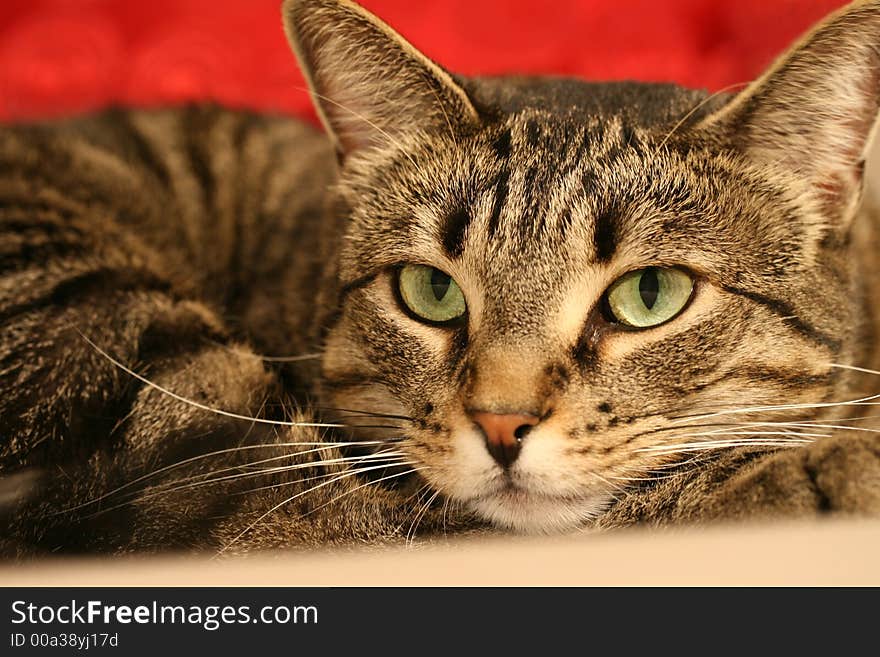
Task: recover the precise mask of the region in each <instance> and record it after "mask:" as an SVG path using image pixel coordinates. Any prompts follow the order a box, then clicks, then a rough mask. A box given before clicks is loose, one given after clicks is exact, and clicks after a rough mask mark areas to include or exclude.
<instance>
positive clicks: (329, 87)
mask: <svg viewBox="0 0 880 657" xmlns="http://www.w3.org/2000/svg"><path fill="white" fill-rule="evenodd" d="M283 14H284V29H285V32H286V33H287V38H288V41H289V42H290V45H291V47H292V48H293V50H294V52H295V53H296V56H297V58H298V59H299V63H300V67H301V68H302V70H303V72H304V73H305V76H306V79H307V81H308V84H309V89H310V90H311V93H312V100H313V101H314V104H315V107H316V108H317V110H318V113H319V115H320V117H321V120H322V121H323V123H324V126H325V127H326V128H327V131H328V133H329V134H330V136H331V138H332V139H333V140H334V142H335V144H336V149H337V152H338V153H339V155H340V157H341V159H343V160H344V158H345V157H347V156H348V155H350V154H352V153H354V152H356V151H360V150H363V149H367V148H370V147H373V146H380V145H389V144H395V143H400V142H401V141H403V140H404V139H405V138H406V137H407V136H411V135H414V134H415V135H418V134H423V133H431V132H437V133H439V132H449V131H452V132H453V133H455V132H459V131H461V130H462V129H468V128H469V127H473V126H476V125H477V122H478V117H477V112H476V110H475V109H474V107H473V106H472V105H471V102H470V100H469V99H468V97H467V95H466V94H465V92H464V91H463V90H462V89H461V87H459V86H458V85H457V84H456V83H455V81H454V80H453V79H452V77H451V76H450V75H449V74H448V73H447V72H446V71H444V70H443V69H442V68H440V67H439V66H437V65H436V64H435V63H434V62H432V61H431V60H430V59H428V58H427V57H425V56H424V55H423V54H422V53H420V52H419V51H418V50H416V49H415V48H414V47H413V46H411V45H410V44H409V43H407V42H406V41H405V40H404V39H403V37H401V36H400V35H399V34H397V33H396V32H394V31H393V30H392V29H391V28H390V27H388V26H387V25H386V24H385V23H383V22H382V21H380V20H379V19H378V18H376V17H375V16H373V15H372V14H370V13H369V12H368V11H366V10H365V9H363V8H362V7H360V6H358V5H356V4H355V3H353V2H349V1H348V0H285V2H284V6H283Z"/></svg>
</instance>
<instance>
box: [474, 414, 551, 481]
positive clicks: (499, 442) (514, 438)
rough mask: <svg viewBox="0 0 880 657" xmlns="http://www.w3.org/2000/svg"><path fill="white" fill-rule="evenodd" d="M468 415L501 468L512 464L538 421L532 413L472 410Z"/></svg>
mask: <svg viewBox="0 0 880 657" xmlns="http://www.w3.org/2000/svg"><path fill="white" fill-rule="evenodd" d="M470 416H471V419H473V421H474V422H476V423H477V424H478V425H479V427H480V428H481V429H482V430H483V434H484V435H485V436H486V448H487V449H488V450H489V453H490V454H491V455H492V458H494V459H495V460H496V461H497V462H498V465H500V466H501V467H503V468H508V467H510V466H511V465H513V462H514V461H516V459H517V457H518V456H519V451H520V448H521V446H522V441H523V439H525V437H526V434H527V433H528V432H529V430H530V429H531V428H532V427H533V426H535V425H536V424H538V422H539V418H537V417H535V416H534V415H528V414H520V413H515V414H509V415H499V414H498V413H485V412H483V411H472V412H471V413H470Z"/></svg>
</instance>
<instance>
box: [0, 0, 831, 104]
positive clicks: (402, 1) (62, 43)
mask: <svg viewBox="0 0 880 657" xmlns="http://www.w3.org/2000/svg"><path fill="white" fill-rule="evenodd" d="M362 4H363V5H364V6H366V7H367V8H369V9H370V10H372V11H373V12H375V13H376V14H378V15H379V16H381V17H382V18H384V19H385V20H387V21H388V22H389V23H390V24H391V25H392V26H394V27H395V28H396V29H398V30H399V31H400V32H401V33H403V34H404V36H406V37H407V38H408V39H409V40H410V41H412V42H413V43H414V44H415V45H416V46H417V47H419V48H420V49H422V50H423V51H424V52H426V53H427V54H428V55H430V56H431V57H433V58H434V59H436V60H438V61H439V62H441V63H442V64H443V65H444V66H446V67H447V68H449V69H451V70H453V71H456V72H460V73H471V74H475V73H502V72H537V73H557V74H566V75H578V76H584V77H587V78H591V79H611V78H630V79H640V80H655V81H656V80H664V81H673V82H678V83H680V84H685V85H688V86H694V87H704V88H709V89H713V90H714V89H720V88H722V87H725V86H727V85H730V84H734V83H740V82H745V81H748V80H750V79H752V78H754V77H755V76H756V75H758V73H760V71H761V70H762V68H763V67H764V66H766V65H767V64H768V63H770V62H771V61H772V59H773V57H774V56H775V55H776V54H778V53H779V52H780V51H781V50H783V49H784V48H785V47H786V45H788V44H789V43H790V42H791V41H792V40H793V39H794V38H796V37H797V36H798V34H799V33H801V32H802V31H804V30H805V29H807V28H808V27H809V26H810V25H811V24H812V23H813V22H815V21H816V20H818V19H819V18H821V17H822V16H823V15H825V14H826V13H828V12H829V11H831V10H832V9H834V8H836V7H839V6H841V5H843V4H845V3H844V1H843V0H729V1H720V0H547V1H545V2H537V1H535V0H363V3H362ZM279 5H280V0H0V119H12V118H25V117H43V116H57V115H59V114H69V113H73V112H81V111H84V110H88V109H93V108H96V107H100V106H102V105H106V104H109V103H124V104H129V105H138V106H143V105H157V104H167V103H179V102H183V101H188V100H204V99H213V100H217V101H221V102H225V103H228V104H231V105H235V106H246V107H254V108H261V109H271V110H280V111H284V112H293V113H298V114H306V113H308V112H309V111H310V110H309V102H308V98H307V96H306V94H305V93H304V92H303V91H302V89H301V85H302V84H303V82H302V77H301V76H300V75H299V73H298V71H297V69H296V65H295V64H294V61H293V58H292V55H291V54H290V51H289V50H288V48H287V45H286V43H285V41H284V37H283V33H282V31H281V21H280V12H279Z"/></svg>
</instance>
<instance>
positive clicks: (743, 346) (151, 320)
mask: <svg viewBox="0 0 880 657" xmlns="http://www.w3.org/2000/svg"><path fill="white" fill-rule="evenodd" d="M283 11H284V16H285V21H286V23H285V25H286V29H287V33H288V36H289V37H290V39H291V41H292V45H293V49H294V51H295V53H296V54H297V56H298V57H299V59H300V62H301V64H302V65H303V67H304V68H305V71H306V74H307V78H308V80H309V83H310V86H311V90H312V94H313V97H314V99H315V102H316V105H317V106H318V108H319V111H320V113H321V116H322V118H323V120H324V122H325V126H326V128H327V130H328V132H329V136H330V138H329V139H328V138H326V137H325V136H323V135H321V134H319V133H318V132H316V131H313V130H312V129H310V128H309V127H307V126H305V125H303V124H301V123H299V122H297V121H294V120H291V119H286V118H280V117H270V116H263V115H257V114H253V113H249V112H240V111H233V110H229V109H224V108H219V107H213V106H198V107H187V108H178V109H168V110H154V111H133V110H132V111H129V110H113V111H108V112H104V113H102V114H100V115H97V116H92V117H84V118H77V119H72V120H68V121H63V122H53V123H45V124H31V125H20V126H6V127H3V128H0V391H2V394H0V432H2V433H0V523H2V529H3V531H0V549H2V551H3V552H7V553H11V554H18V555H26V554H33V553H41V552H57V551H66V552H76V551H112V552H127V551H133V550H154V551H155V550H170V549H184V550H196V551H198V550H214V551H216V550H221V551H226V552H238V551H249V550H253V549H257V548H264V547H313V546H318V545H326V544H335V543H351V542H364V541H369V542H384V541H394V540H399V539H401V538H402V537H405V536H408V535H409V534H411V533H412V532H413V531H415V529H416V528H417V527H418V528H419V529H420V532H421V533H422V534H424V535H432V534H436V533H439V532H444V531H455V532H459V533H460V532H466V531H487V529H488V528H487V524H489V525H492V526H494V527H497V528H513V529H517V530H523V531H539V532H545V531H557V530H564V529H570V528H574V527H580V526H583V525H585V524H589V523H593V524H595V525H596V526H599V527H617V526H621V525H626V524H631V523H633V522H648V523H657V524H660V523H666V522H679V521H687V522H697V521H703V520H714V519H723V518H732V517H755V516H757V515H761V514H777V515H779V514H787V515H816V514H819V513H823V512H826V511H844V512H864V513H880V484H878V483H877V482H878V481H880V479H878V478H877V473H878V472H880V448H878V441H877V440H876V439H874V438H873V435H875V434H873V433H870V432H861V433H856V432H854V431H846V430H843V429H839V430H832V431H831V432H830V433H831V435H830V437H828V438H827V439H823V440H822V441H817V442H812V443H810V444H806V443H807V441H806V440H799V441H798V442H791V441H789V443H788V447H787V448H786V449H782V448H783V447H786V443H783V442H782V440H783V439H782V438H779V439H778V440H773V441H770V440H763V441H762V440H761V436H764V435H767V433H768V429H767V427H772V426H773V425H769V424H767V423H768V422H779V421H783V420H784V421H786V422H789V423H791V422H797V423H799V424H793V425H792V424H790V425H787V426H786V427H783V429H784V430H783V431H780V432H777V434H776V435H780V436H781V435H787V437H788V438H789V439H791V438H792V437H793V436H795V435H796V434H801V435H802V434H807V433H809V432H808V431H807V430H806V429H805V428H804V427H810V426H813V425H808V424H807V425H805V424H803V423H805V422H820V421H821V422H822V423H824V424H828V422H831V421H832V420H833V421H834V422H835V423H836V425H839V424H840V423H841V422H842V421H844V420H846V419H847V418H846V416H847V415H849V416H854V415H856V414H857V412H862V413H861V414H866V413H864V410H865V408H866V407H853V406H850V407H840V406H833V407H829V406H816V405H818V404H828V403H830V402H840V401H845V400H848V399H853V398H857V397H859V396H867V395H870V394H872V393H874V392H875V391H877V390H878V388H880V385H878V384H880V376H875V375H870V374H863V375H862V374H857V373H856V372H854V371H852V370H846V369H841V368H839V367H834V366H832V365H831V364H832V363H834V364H842V365H855V366H859V367H863V368H870V369H878V366H880V357H878V355H877V350H876V349H875V346H876V344H877V342H878V338H877V333H876V326H877V321H876V314H875V313H876V309H875V305H876V304H872V303H871V302H870V297H869V295H871V294H876V290H878V289H880V281H878V280H876V279H877V278H878V276H880V273H878V270H880V267H877V263H876V253H877V249H876V248H875V246H874V245H876V240H877V237H876V235H875V233H874V232H872V230H873V228H874V227H875V223H876V219H875V216H876V213H873V212H872V211H871V209H870V207H869V206H865V207H864V208H863V211H862V212H860V213H858V216H857V217H855V211H854V208H855V207H856V206H857V204H858V202H859V199H860V193H861V176H862V174H863V160H864V157H865V149H866V148H867V144H868V143H869V141H870V137H871V133H872V131H873V119H874V117H875V116H876V113H877V103H878V98H880V89H876V88H875V87H876V85H877V81H878V79H880V76H878V75H877V73H876V72H877V71H878V70H880V62H875V61H874V60H873V58H874V57H875V53H876V47H875V46H874V45H873V44H876V43H877V42H878V41H880V3H878V2H859V3H855V4H854V5H852V6H851V7H850V8H848V9H847V10H844V11H843V12H841V13H839V14H838V15H835V16H833V17H831V18H830V19H829V21H828V22H826V23H825V24H823V25H822V26H819V27H818V28H817V30H816V31H815V32H813V33H812V35H808V36H807V37H805V39H804V40H803V41H802V42H801V43H800V44H798V46H796V47H795V49H793V50H792V51H791V52H790V53H788V54H786V55H785V56H784V57H783V58H782V59H780V62H779V63H778V64H777V65H775V66H774V67H773V68H771V70H770V72H769V73H768V75H766V76H764V77H763V78H761V79H760V80H758V81H757V82H756V83H755V84H754V85H752V86H751V87H749V88H747V89H746V90H744V91H743V92H741V93H740V94H738V95H736V96H733V97H728V96H724V95H719V96H717V97H709V96H707V95H706V94H704V93H701V92H696V91H691V90H686V89H681V88H678V87H675V86H672V85H647V84H635V83H609V84H591V83H585V82H579V81H573V80H560V79H552V78H493V79H465V78H456V77H454V76H451V75H449V74H448V73H446V72H445V71H443V69H441V68H440V67H438V66H436V65H435V64H433V63H431V62H430V61H428V60H427V59H426V58H425V57H424V56H423V55H421V54H420V53H418V52H417V51H416V50H415V49H414V48H413V47H412V46H410V45H409V44H407V43H406V42H405V41H404V40H403V39H402V38H401V37H399V36H398V35H396V34H395V33H393V32H392V31H391V30H390V28H388V27H387V26H385V25H384V24H382V23H380V22H379V21H378V20H377V19H375V18H374V17H372V16H371V15H369V14H368V13H367V12H365V11H364V10H362V9H361V8H359V7H358V6H356V5H354V4H353V3H350V2H347V1H345V0H290V1H288V2H286V3H285V4H284V9H283ZM804 70H807V71H808V72H812V71H819V72H820V73H821V74H822V75H824V76H826V77H831V76H834V84H835V85H836V86H835V89H845V90H846V91H847V92H846V93H840V94H838V97H837V98H832V99H829V95H828V86H827V85H823V84H821V83H817V84H815V85H813V84H812V83H811V82H810V81H809V79H810V78H811V77H814V76H812V74H811V75H807V76H805V75H804V74H803V71H804ZM822 79H825V78H822ZM792 99H796V100H792ZM819 105H821V107H822V111H821V112H819V113H818V116H819V117H820V118H821V119H822V120H821V121H819V120H817V118H816V117H817V111H816V107H818V106H819ZM798 107H802V108H803V110H802V111H798ZM840 117H858V120H852V121H849V120H841V119H840ZM810 131H813V133H814V134H813V133H810ZM788 134H793V135H795V137H796V138H794V139H793V140H791V139H789V140H787V139H786V135H788ZM804 135H807V137H808V139H807V140H806V142H805V141H804V140H803V139H802V137H803V136H804ZM805 143H807V144H819V145H820V147H818V148H817V149H816V151H815V152H814V153H805V152H804V144H805ZM334 150H335V153H334ZM823 158H824V159H823ZM802 162H809V166H801V163H802ZM413 262H415V263H421V264H428V265H431V266H434V267H437V268H439V269H442V270H443V271H446V272H448V273H449V274H451V275H452V276H453V277H454V278H455V279H456V281H457V282H458V283H459V285H460V286H461V288H462V290H463V291H464V293H465V296H466V298H467V301H468V318H467V322H466V323H465V324H464V325H462V326H456V327H451V328H438V327H435V326H429V325H425V324H421V323H419V322H417V321H414V320H413V319H412V318H411V317H409V316H408V315H407V314H406V313H404V312H403V311H402V310H401V308H400V306H399V302H398V300H397V298H396V296H395V293H394V291H393V272H394V271H396V268H398V267H399V266H400V265H402V264H405V263H413ZM657 265H662V266H677V267H683V268H686V269H687V270H689V271H690V272H692V273H693V274H694V276H695V279H696V281H697V284H696V293H695V296H694V298H693V299H692V300H691V302H690V304H689V305H688V307H687V308H686V310H685V311H684V312H682V314H681V315H680V316H679V317H677V318H676V319H674V320H673V321H670V322H668V323H666V324H664V325H662V326H660V327H657V328H655V329H651V330H646V331H624V330H620V328H619V327H617V326H614V325H611V324H609V323H608V322H607V321H606V320H604V319H603V315H602V308H601V299H602V295H603V293H604V291H605V290H606V289H607V287H608V286H609V285H610V284H611V283H612V282H614V280H616V279H617V278H618V277H620V276H621V275H623V274H625V273H626V272H628V271H631V270H634V269H639V268H641V267H646V266H657ZM312 353H320V354H321V357H320V359H316V360H308V359H306V360H302V361H293V362H284V361H275V360H272V359H269V360H265V359H263V358H261V355H269V356H298V355H308V354H312ZM111 359H113V360H116V361H117V363H118V364H115V363H114V362H113V360H111ZM118 365H124V366H125V368H127V369H130V370H131V371H132V372H135V373H139V374H140V376H141V377H142V378H139V377H137V376H134V375H133V374H132V373H131V372H127V371H126V370H125V369H121V368H120V367H119V366H118ZM157 386H158V387H157ZM159 387H161V390H160V389H159ZM163 390H164V392H163ZM168 392H171V393H173V394H174V395H176V396H177V397H176V398H175V397H174V396H172V395H169V394H167V393H168ZM181 398H185V399H187V400H190V401H191V402H195V404H192V403H185V402H184V401H181ZM790 404H800V405H802V406H801V407H797V408H786V409H783V410H784V412H782V411H780V410H774V411H772V412H771V411H767V410H766V407H768V406H776V405H790ZM803 405H813V406H812V407H804V406H803ZM743 407H759V408H763V409H765V410H763V411H758V410H752V411H750V412H747V413H746V412H743V413H737V414H735V415H731V414H724V412H725V411H729V410H732V409H741V408H743ZM206 408H211V409H217V410H221V411H223V413H224V414H218V413H212V412H210V411H209V410H206ZM474 408H476V409H481V410H488V411H492V412H498V413H511V412H517V413H529V414H532V415H535V416H537V417H539V418H541V422H540V423H539V424H538V425H537V426H536V427H535V428H534V429H533V430H532V432H531V433H530V434H529V436H528V438H527V439H526V440H525V441H524V443H523V449H522V455H521V457H520V459H519V460H518V461H517V463H516V465H515V466H514V467H512V468H510V469H508V470H503V469H502V468H500V467H499V466H498V465H497V464H495V462H494V461H493V460H492V458H491V456H490V455H489V452H488V451H487V449H486V447H485V445H484V444H483V441H482V439H481V437H480V434H479V433H478V431H477V430H476V428H475V426H474V425H473V423H472V422H471V421H470V420H469V419H468V417H467V414H466V411H467V410H468V409H474ZM867 408H870V407H867ZM719 411H722V414H721V415H712V413H717V412H719ZM701 415H703V416H706V417H705V418H704V419H703V420H702V421H699V416H701ZM688 416H693V417H694V418H697V419H696V420H694V419H692V418H689V417H688ZM243 418H258V420H256V421H249V420H247V419H243ZM291 421H295V422H299V423H305V424H306V425H308V426H295V427H294V426H288V425H287V424H284V423H289V422H291ZM744 421H750V422H752V423H759V424H752V425H748V426H746V427H744V429H743V430H742V431H740V432H739V433H737V434H727V433H722V434H720V435H721V436H728V435H737V436H738V439H737V440H736V441H734V442H735V444H733V442H731V444H730V445H727V446H724V447H725V448H724V449H715V448H713V449H709V448H706V449H702V450H700V451H697V452H695V451H694V450H697V447H698V446H699V445H700V444H701V443H705V442H706V441H707V440H711V439H713V438H712V437H711V436H712V434H707V433H706V431H708V430H710V429H706V428H702V429H701V428H700V427H701V426H704V425H712V427H711V429H712V430H718V429H719V428H720V429H721V431H722V432H725V431H726V432H729V431H732V430H734V429H737V428H738V426H739V425H736V426H734V423H735V422H739V423H742V422H744ZM273 423H274V424H273ZM326 423H330V424H333V425H348V426H325V427H316V426H310V425H313V424H326ZM761 423H763V424H761ZM858 426H859V427H860V428H863V429H867V428H870V427H871V426H872V425H870V424H868V423H863V424H859V425H858ZM823 431H824V429H823ZM786 432H787V433H786ZM812 433H814V434H815V433H816V432H815V431H813V432H812ZM740 434H746V436H747V437H746V438H741V437H740ZM716 438H717V435H716ZM749 439H750V440H751V442H748V440H749ZM352 440H357V441H364V442H365V443H367V442H368V443H370V444H369V445H366V444H365V445H363V446H362V447H355V446H352V445H351V444H347V445H341V444H339V443H340V442H348V441H352ZM294 443H295V444H294ZM765 443H766V444H765ZM688 445H690V446H691V447H690V448H689V447H688ZM377 453H379V454H378V456H377ZM382 453H387V454H390V453H394V454H396V455H399V456H395V457H393V458H391V457H389V458H387V459H385V460H383V459H382V457H381V454H382ZM695 453H696V454H697V456H698V457H699V461H698V462H697V463H696V465H695V464H694V462H693V457H694V454H695ZM375 458H378V459H379V460H377V461H374V462H375V463H376V465H375V466H374V467H371V468H370V467H368V466H369V463H370V459H375ZM358 459H360V460H358ZM365 463H366V464H367V465H366V466H365ZM267 464H268V465H267ZM274 464H280V466H279V467H277V468H275V469H273V465H274ZM402 468H406V469H409V468H415V472H413V473H412V474H410V475H408V476H405V477H404V476H403V473H404V472H405V471H406V470H404V469H402ZM398 475H400V476H398Z"/></svg>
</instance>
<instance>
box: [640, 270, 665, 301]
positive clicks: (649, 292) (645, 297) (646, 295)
mask: <svg viewBox="0 0 880 657" xmlns="http://www.w3.org/2000/svg"><path fill="white" fill-rule="evenodd" d="M659 293H660V281H659V280H658V279H657V270H656V269H655V268H654V267H651V268H650V269H646V270H645V273H644V274H642V277H641V278H640V279H639V294H641V295H642V303H643V304H645V308H647V309H648V310H651V308H653V307H654V304H655V303H657V295H658V294H659Z"/></svg>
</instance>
